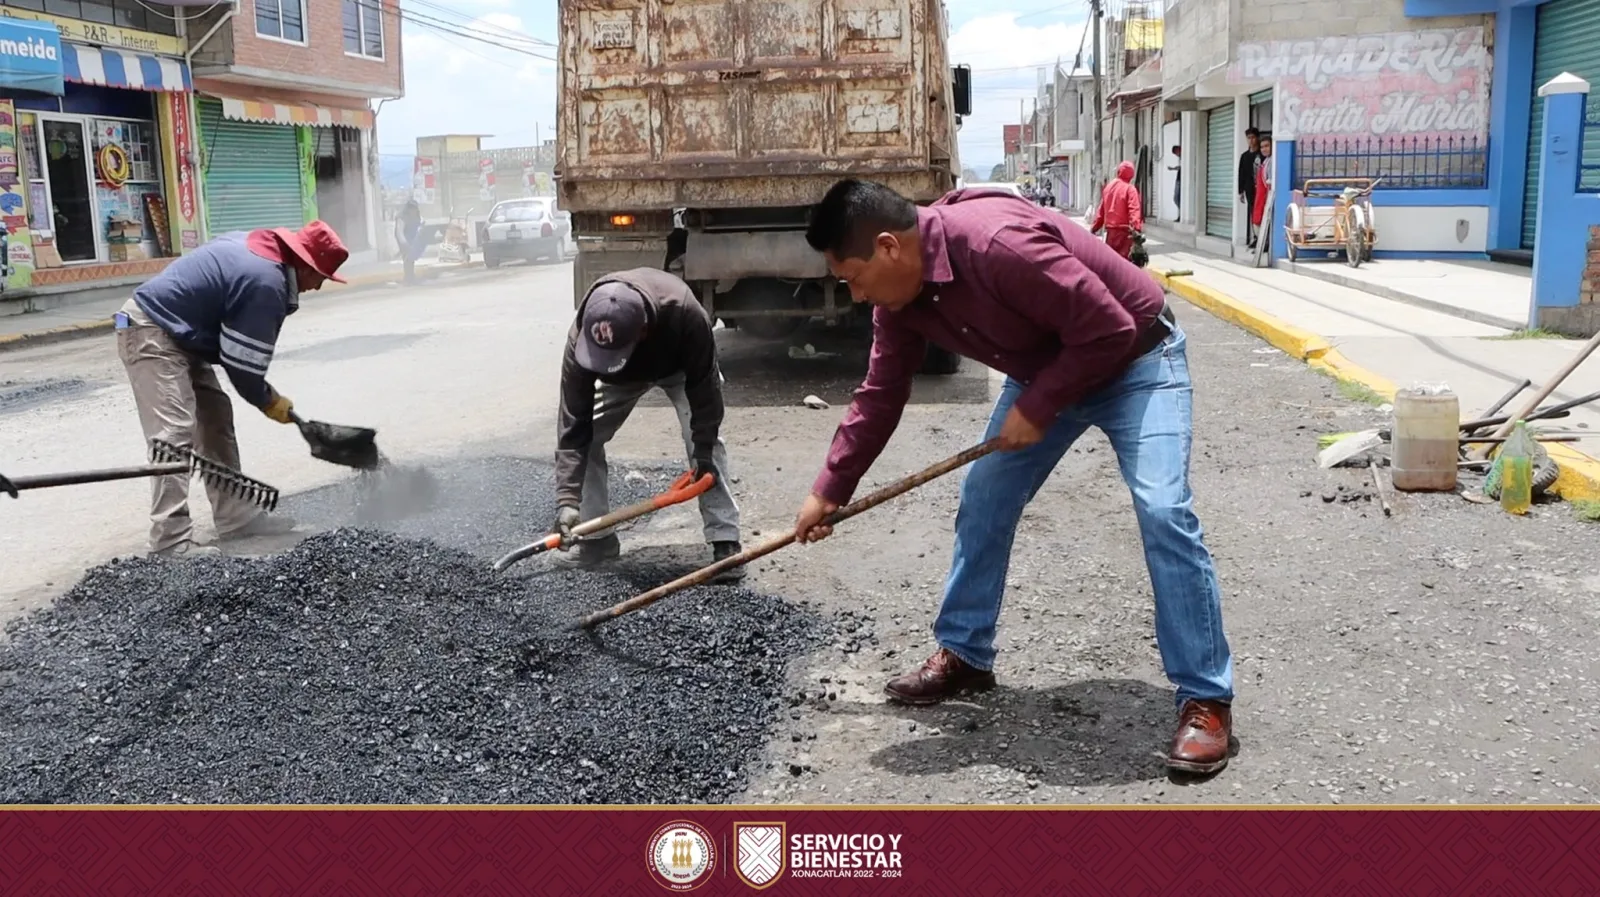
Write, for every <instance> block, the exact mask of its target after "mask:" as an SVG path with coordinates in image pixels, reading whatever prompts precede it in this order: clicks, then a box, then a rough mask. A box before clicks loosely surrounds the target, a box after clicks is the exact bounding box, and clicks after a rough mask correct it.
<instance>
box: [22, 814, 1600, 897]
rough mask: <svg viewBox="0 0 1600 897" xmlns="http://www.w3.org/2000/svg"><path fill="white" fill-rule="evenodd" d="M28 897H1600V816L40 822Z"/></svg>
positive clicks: (27, 862)
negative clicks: (765, 895)
mask: <svg viewBox="0 0 1600 897" xmlns="http://www.w3.org/2000/svg"><path fill="white" fill-rule="evenodd" d="M0 877H3V878H4V880H5V881H6V884H7V893H12V894H179V893H182V894H253V895H262V897H267V895H286V897H287V895H301V894H341V895H363V894H373V895H384V897H390V895H395V894H485V895H491V894H539V895H557V894H572V895H586V894H653V893H659V892H663V891H664V892H671V893H686V892H691V891H692V892H696V893H697V894H703V895H717V894H753V893H755V892H757V891H766V890H768V889H770V893H772V894H774V895H780V894H799V895H804V894H818V895H837V894H861V895H879V894H922V895H936V894H962V895H969V894H1066V893H1072V894H1173V893H1185V894H1190V893H1192V894H1307V895H1310V894H1401V893H1428V894H1499V895H1513V894H1530V895H1532V894H1541V895H1542V894H1593V893H1597V892H1600V812H1596V811H1594V810H1592V809H1591V810H1582V809H1571V810H1566V811H1560V810H1555V811H1552V810H1531V809H1508V810H1470V811H1450V810H1438V811H1422V810H1395V811H1383V810H1319V809H1306V810H1292V809H1286V810H1181V809H1173V810H1160V809H1132V808H1129V809H1105V810H1099V811H1094V810H1070V809H1040V808H1028V809H1024V808H1008V807H992V808H971V809H961V810H952V809H927V810H917V809H873V808H861V809H825V810H809V809H804V808H795V807H739V808H728V807H716V808H709V807H680V808H671V807H666V808H656V809H606V808H594V809H582V808H561V809H550V810H542V809H526V810H515V809H452V808H433V807H429V808H421V807H419V808H403V807H400V808H392V809H355V808H352V809H300V808H291V807H284V808H280V809H274V808H252V809H239V810H225V809H218V808H192V809H172V810H163V809H124V810H95V809H60V810H54V809H34V808H27V809H18V810H12V811H7V812H3V813H0Z"/></svg>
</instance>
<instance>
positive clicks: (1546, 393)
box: [1470, 333, 1600, 461]
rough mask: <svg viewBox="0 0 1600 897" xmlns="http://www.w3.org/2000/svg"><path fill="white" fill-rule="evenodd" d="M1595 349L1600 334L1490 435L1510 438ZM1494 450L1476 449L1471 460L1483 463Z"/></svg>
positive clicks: (1584, 345)
mask: <svg viewBox="0 0 1600 897" xmlns="http://www.w3.org/2000/svg"><path fill="white" fill-rule="evenodd" d="M1595 349H1600V333H1596V334H1595V335H1594V336H1592V337H1590V338H1589V341H1588V342H1586V343H1584V344H1583V348H1581V349H1579V350H1578V353H1577V354H1576V355H1574V356H1572V360H1571V361H1568V362H1567V363H1566V365H1565V366H1564V367H1562V368H1561V370H1559V371H1557V372H1556V375H1555V376H1554V377H1551V378H1550V379H1548V380H1546V381H1545V382H1544V386H1542V387H1540V388H1539V391H1538V392H1536V393H1534V395H1533V398H1531V399H1529V400H1528V401H1526V402H1524V403H1523V405H1522V407H1521V408H1519V409H1517V411H1516V413H1515V414H1512V415H1511V416H1510V419H1509V420H1507V421H1506V422H1505V423H1503V424H1501V425H1500V426H1499V427H1497V428H1496V429H1495V431H1494V432H1493V433H1490V434H1489V435H1490V436H1510V435H1511V431H1512V430H1514V429H1516V426H1517V421H1519V420H1524V419H1526V418H1527V417H1528V415H1530V414H1532V413H1533V411H1534V409H1536V408H1538V407H1539V404H1540V403H1541V402H1543V401H1544V400H1545V399H1547V398H1549V397H1550V394H1551V393H1553V392H1555V391H1556V390H1557V389H1558V388H1560V386H1561V384H1562V382H1563V381H1565V380H1566V379H1567V377H1569V376H1571V375H1572V372H1573V371H1575V370H1577V369H1578V366H1579V365H1581V364H1583V363H1584V362H1585V361H1587V360H1588V359H1589V356H1590V355H1593V354H1594V350H1595ZM1493 450H1494V449H1493V447H1487V448H1481V449H1476V450H1474V451H1473V453H1472V455H1471V458H1470V460H1473V461H1482V460H1483V459H1485V458H1487V457H1489V453H1490V452H1491V451H1493Z"/></svg>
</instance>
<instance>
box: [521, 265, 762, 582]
mask: <svg viewBox="0 0 1600 897" xmlns="http://www.w3.org/2000/svg"><path fill="white" fill-rule="evenodd" d="M711 326H712V321H711V316H710V315H709V314H707V313H706V309H705V306H703V305H701V304H700V301H699V300H698V299H696V298H695V295H694V290H692V289H690V287H689V285H688V284H686V283H684V282H683V281H682V280H680V279H679V278H678V277H677V276H676V275H673V274H669V273H667V272H665V271H660V270H657V269H654V268H635V269H633V270H631V271H618V272H616V273H614V274H607V275H606V276H604V277H602V278H600V280H598V281H596V282H595V284H594V286H592V287H590V288H589V295H588V296H586V297H585V298H584V300H583V304H582V305H580V306H578V314H577V319H576V320H575V321H574V322H573V324H572V330H571V331H570V332H569V333H568V334H567V349H566V354H565V355H564V356H563V358H562V362H561V409H560V416H559V419H558V422H557V426H558V428H559V429H558V432H557V435H556V504H557V506H558V507H559V511H557V514H556V522H555V525H554V526H552V527H551V529H550V532H551V533H560V534H561V535H562V536H563V537H567V536H570V535H571V533H572V528H573V527H575V526H577V525H578V523H579V522H581V521H584V520H593V519H595V518H597V517H603V516H605V515H606V514H607V513H610V511H611V496H610V492H609V489H608V486H609V478H610V473H609V468H608V467H607V465H606V443H608V442H610V441H611V437H613V436H615V435H616V433H617V430H619V429H620V428H621V427H622V424H623V423H624V422H625V421H626V420H627V419H628V415H629V414H631V413H633V409H634V407H635V406H636V405H638V403H639V400H640V399H642V398H644V395H645V394H646V393H648V392H649V391H650V390H652V389H654V388H656V387H660V388H661V390H662V391H663V392H665V393H666V394H667V398H669V399H671V400H672V406H673V407H674V408H675V409H677V412H678V426H679V429H680V430H681V431H682V433H683V444H684V448H685V449H686V450H687V452H688V455H689V459H690V462H691V463H692V464H693V465H694V475H695V479H697V480H698V479H699V478H700V477H702V476H705V475H707V474H709V475H711V476H714V477H716V483H715V485H713V486H712V487H711V489H710V490H709V491H707V492H705V493H703V494H702V495H701V496H700V519H701V521H702V522H703V523H704V527H705V530H704V531H705V538H706V541H707V542H709V543H711V557H712V560H713V561H720V560H722V559H724V558H728V557H732V556H733V555H736V554H738V553H739V551H740V546H739V505H738V504H737V503H736V502H735V501H734V500H733V492H732V491H731V490H730V489H729V488H728V480H727V478H728V476H729V472H728V470H729V468H728V447H727V445H726V444H724V443H723V441H722V439H721V435H720V431H721V429H722V418H723V403H722V372H721V370H720V369H719V368H718V366H717V341H716V336H715V334H714V333H712V330H711ZM562 550H563V551H566V550H567V546H566V545H565V544H563V545H562ZM621 553H622V543H621V541H620V540H618V538H617V536H616V533H615V532H608V533H596V534H594V535H593V536H592V537H590V538H589V539H587V540H585V541H582V542H579V543H578V547H577V550H576V551H573V552H571V553H570V554H568V555H565V556H562V557H559V558H558V559H557V563H562V564H567V565H571V566H578V567H592V566H595V565H597V564H601V563H604V562H606V561H609V560H612V559H613V558H616V557H618V556H619V555H621ZM744 576H745V569H744V568H743V567H735V568H734V569H732V570H729V571H728V572H726V573H724V574H723V575H722V576H720V577H718V578H717V579H716V580H715V581H716V582H737V581H738V580H741V579H743V578H744Z"/></svg>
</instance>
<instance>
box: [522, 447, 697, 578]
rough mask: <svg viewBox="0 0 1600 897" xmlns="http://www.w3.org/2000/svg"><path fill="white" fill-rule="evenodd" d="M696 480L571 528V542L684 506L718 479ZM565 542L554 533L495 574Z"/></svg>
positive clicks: (680, 480)
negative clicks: (665, 509) (645, 516)
mask: <svg viewBox="0 0 1600 897" xmlns="http://www.w3.org/2000/svg"><path fill="white" fill-rule="evenodd" d="M693 477H694V472H693V471H690V472H688V473H686V474H684V475H683V476H681V477H678V479H677V480H676V481H675V482H673V484H672V486H671V488H669V489H667V491H665V492H663V493H661V494H660V495H657V496H655V497H654V498H647V499H645V500H644V501H641V502H636V503H634V504H631V505H628V506H627V507H626V508H620V509H618V510H615V511H612V512H611V513H609V514H606V515H605V516H603V517H596V518H595V519H593V520H586V521H584V522H583V523H580V524H578V525H577V526H575V527H573V528H572V538H573V539H574V540H576V539H581V538H583V537H584V536H592V535H594V534H595V533H598V532H602V531H604V530H608V529H610V528H612V527H613V526H616V525H617V524H619V523H627V522H628V521H629V520H633V519H635V518H638V517H643V516H644V515H646V514H649V513H651V512H653V511H659V510H661V509H662V508H670V507H672V506H673V505H678V504H683V503H684V502H686V501H688V500H689V499H691V498H698V497H700V496H701V495H703V494H705V492H706V491H707V490H709V489H710V488H711V487H712V486H713V485H714V484H715V483H716V481H717V478H716V477H714V476H710V475H707V476H703V477H701V478H700V479H699V480H692V478H693ZM563 541H564V540H563V539H562V537H561V535H560V534H559V533H551V534H550V535H548V536H545V537H544V538H543V539H540V540H539V541H537V542H531V543H529V544H527V545H524V546H522V547H521V548H518V549H517V550H516V551H513V552H511V553H510V554H508V555H506V556H505V557H503V558H501V559H500V560H498V561H495V562H494V569H495V572H500V571H502V570H505V569H506V568H507V567H510V566H511V565H512V564H515V563H518V562H519V561H524V560H527V559H528V558H531V557H533V556H534V555H536V554H544V553H545V552H547V551H555V550H556V549H558V548H560V547H561V544H562V542H563Z"/></svg>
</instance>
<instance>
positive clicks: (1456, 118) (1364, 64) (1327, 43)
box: [1228, 26, 1490, 141]
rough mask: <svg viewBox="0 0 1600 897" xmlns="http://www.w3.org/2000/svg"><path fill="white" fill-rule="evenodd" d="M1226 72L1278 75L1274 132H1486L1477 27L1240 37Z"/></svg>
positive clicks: (1248, 76)
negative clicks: (1278, 38) (1287, 38)
mask: <svg viewBox="0 0 1600 897" xmlns="http://www.w3.org/2000/svg"><path fill="white" fill-rule="evenodd" d="M1228 74H1229V81H1231V82H1233V83H1237V84H1256V83H1265V82H1272V83H1275V85H1276V91H1275V93H1274V97H1275V99H1276V100H1277V108H1276V110H1275V115H1274V123H1273V128H1272V130H1273V139H1274V140H1297V139H1305V138H1313V139H1315V138H1351V137H1379V138H1386V137H1397V138H1419V139H1423V140H1436V141H1437V140H1456V141H1481V140H1484V139H1485V138H1486V137H1487V135H1488V126H1489V80H1490V55H1489V51H1488V49H1487V48H1486V47H1485V46H1484V33H1483V28H1482V27H1481V26H1479V27H1473V28H1449V29H1432V30H1423V31H1398V32H1392V33H1388V34H1361V35H1353V36H1346V37H1325V38H1320V39H1316V40H1302V41H1268V42H1265V43H1242V44H1240V45H1239V52H1238V61H1237V62H1235V63H1234V65H1233V68H1232V69H1231V70H1230V71H1229V73H1228Z"/></svg>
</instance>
